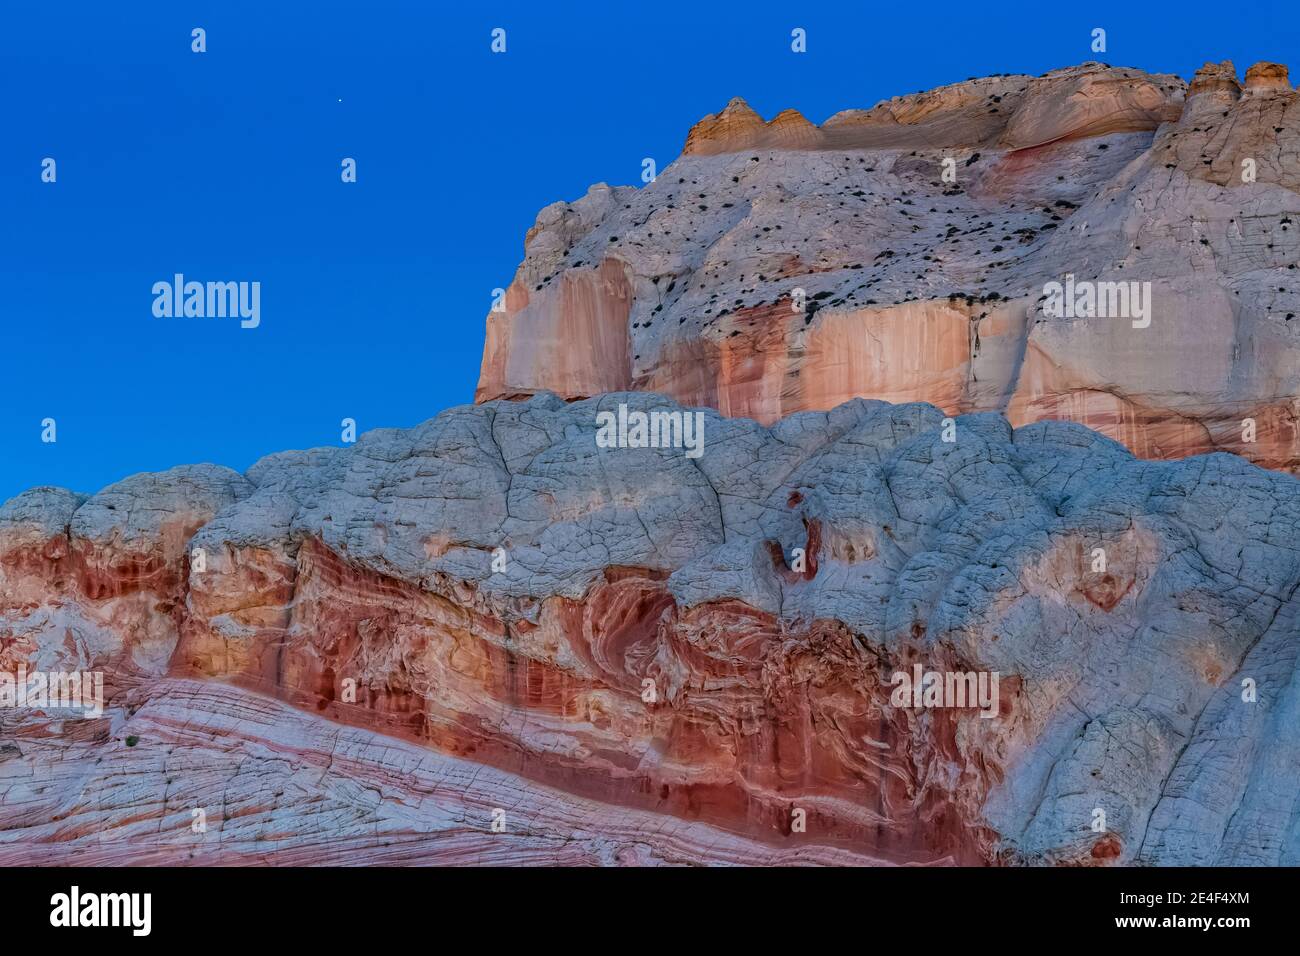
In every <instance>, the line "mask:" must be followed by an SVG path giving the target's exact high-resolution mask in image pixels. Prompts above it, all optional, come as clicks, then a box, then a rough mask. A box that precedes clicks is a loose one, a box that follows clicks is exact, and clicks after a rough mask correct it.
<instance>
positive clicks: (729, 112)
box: [0, 64, 1300, 865]
mask: <svg viewBox="0 0 1300 956" xmlns="http://www.w3.org/2000/svg"><path fill="white" fill-rule="evenodd" d="M1293 102H1294V94H1293V93H1292V92H1291V90H1290V88H1289V85H1288V84H1287V81H1286V75H1285V70H1284V69H1283V68H1281V67H1278V66H1275V65H1271V64H1261V65H1257V66H1255V67H1252V68H1251V70H1250V71H1249V72H1248V74H1247V76H1246V82H1245V86H1244V88H1243V87H1242V86H1241V85H1240V84H1239V83H1238V81H1237V78H1236V76H1235V73H1234V71H1233V70H1232V68H1231V65H1230V64H1221V65H1219V66H1207V67H1206V68H1204V69H1203V70H1201V71H1200V72H1199V73H1198V74H1197V76H1196V79H1195V80H1194V82H1193V83H1192V84H1191V85H1190V86H1185V85H1184V84H1183V83H1182V82H1181V81H1180V80H1178V79H1177V78H1174V77H1163V76H1148V75H1146V74H1141V73H1139V72H1137V71H1133V70H1116V69H1111V68H1108V67H1101V66H1097V65H1085V66H1083V67H1078V68H1074V69H1070V70H1063V71H1057V72H1054V73H1051V74H1048V75H1047V76H1045V77H1040V78H1030V77H996V78H990V79H985V80H976V81H970V82H968V83H963V84H958V85H956V86H952V87H946V88H944V89H941V90H936V91H934V92H931V93H926V94H920V95H916V96H909V97H902V98H900V99H896V100H892V101H890V102H888V103H885V104H881V105H880V106H878V107H876V108H875V109H873V110H870V111H865V112H857V111H855V112H849V113H843V114H839V115H838V116H836V117H833V118H832V119H831V120H828V121H827V122H826V123H825V124H823V125H822V126H820V127H816V126H813V125H812V124H811V123H808V122H807V121H806V120H803V119H802V118H801V117H799V116H798V115H797V114H793V113H783V114H781V115H780V116H778V117H777V118H775V119H774V120H773V121H772V122H770V123H766V122H764V121H762V120H761V118H759V117H758V116H757V115H756V114H754V113H753V111H751V110H749V109H748V108H747V107H745V106H744V104H743V103H739V102H733V103H732V104H731V105H729V106H728V107H727V109H726V110H724V111H723V112H722V113H721V114H719V115H717V116H715V117H709V118H707V119H706V120H704V121H703V122H701V123H700V124H699V125H698V126H697V127H696V128H695V129H694V130H692V131H691V134H690V136H689V137H688V140H687V146H686V152H685V155H683V157H682V158H681V159H679V160H678V161H677V162H676V163H674V164H673V165H672V166H671V167H669V168H668V169H667V170H665V171H664V172H663V173H662V174H661V175H660V176H659V179H658V180H657V181H656V182H655V183H653V184H651V185H649V186H647V187H646V188H645V189H641V190H635V189H610V188H608V187H597V188H595V189H593V190H592V191H591V192H590V193H589V194H588V195H587V196H586V197H584V198H583V199H581V200H579V201H578V202H576V203H573V204H564V203H560V204H556V205H555V206H552V207H548V209H546V210H544V211H543V213H542V215H541V216H540V217H539V219H538V223H537V225H536V226H535V227H534V228H533V229H532V230H531V231H530V233H529V236H528V240H527V251H528V255H527V258H526V260H525V262H524V264H523V265H522V266H521V268H520V272H519V275H518V277H517V278H516V280H515V281H514V283H513V284H512V285H511V287H510V289H509V290H508V292H507V295H506V297H505V311H504V312H503V313H494V314H492V315H490V316H489V321H488V330H487V344H486V349H485V355H484V363H483V378H482V381H481V383H480V388H479V395H478V398H479V399H480V401H479V402H478V403H477V404H475V405H470V406H464V407H460V408H454V409H451V410H448V411H446V412H443V413H442V414H440V415H438V416H437V417H436V418H434V419H431V420H430V421H428V422H425V423H424V424H423V425H420V426H418V427H416V428H413V429H409V430H398V429H381V430H377V431H372V432H369V433H367V434H366V435H364V436H362V438H361V439H360V440H359V441H358V442H356V443H355V444H354V445H349V446H348V447H345V448H320V449H314V450H310V451H294V452H285V453H281V454H276V455H272V456H269V457H267V458H265V459H263V460H262V461H260V462H258V463H257V464H255V465H254V466H253V467H252V468H250V469H249V470H248V472H247V473H246V474H243V475H240V474H237V473H235V472H233V471H231V470H229V469H226V468H221V467H218V466H214V465H193V466H182V467H177V468H173V469H171V470H170V471H166V472H161V473H158V474H144V475H136V476H133V477H131V478H128V479H126V480H124V481H122V482H119V483H117V484H115V485H113V486H111V487H109V488H106V489H104V490H102V491H100V492H99V493H98V494H95V495H92V496H86V495H81V494H76V493H73V492H71V491H67V490H65V489H59V488H49V487H45V488H36V489H33V490H31V491H28V492H26V493H24V494H22V495H19V496H18V497H16V498H14V499H12V500H10V501H9V502H7V503H6V504H4V505H3V507H0V864H11V863H51V862H78V863H83V864H113V863H174V864H186V863H196V864H202V863H251V864H267V863H270V864H281V863H283V864H304V863H322V862H323V863H338V864H346V863H475V862H478V863H482V862H489V863H559V864H569V863H596V864H647V865H649V864H678V863H750V864H768V863H819V864H863V863H866V864H882V865H884V864H931V863H974V864H997V863H1009V864H1087V865H1104V864H1135V863H1140V864H1194V863H1220V864H1260V865H1265V864H1267V865H1276V864H1288V865H1297V864H1300V827H1297V824H1296V822H1295V821H1296V820H1298V819H1300V812H1298V811H1300V805H1298V804H1297V795H1296V793H1295V788H1294V786H1289V785H1284V784H1285V782H1287V781H1293V780H1294V779H1296V778H1297V776H1298V775H1300V737H1297V734H1296V732H1295V728H1296V726H1297V720H1298V719H1300V674H1298V672H1297V668H1298V667H1300V481H1297V479H1296V478H1295V477H1293V476H1292V475H1291V474H1287V473H1286V472H1287V471H1289V470H1294V469H1295V468H1296V466H1297V454H1298V453H1297V448H1298V447H1300V446H1298V445H1297V438H1296V433H1295V425H1294V422H1295V406H1294V401H1295V400H1294V398H1293V396H1294V395H1295V394H1296V385H1297V382H1296V377H1297V376H1298V375H1300V362H1297V357H1298V356H1297V349H1298V348H1300V345H1297V336H1300V321H1293V320H1294V319H1295V315H1294V314H1293V310H1294V311H1295V312H1300V309H1297V308H1296V291H1295V262H1296V258H1297V245H1296V238H1295V236H1296V226H1295V224H1294V223H1293V222H1292V220H1293V219H1297V220H1300V196H1297V189H1298V188H1300V181H1298V180H1297V175H1298V170H1300V165H1297V162H1296V160H1297V156H1296V149H1297V144H1298V142H1300V141H1298V140H1297V126H1296V122H1295V116H1294V115H1293V114H1294V109H1293V107H1292V105H1291V104H1292V103H1293ZM945 159H951V160H953V162H952V163H951V164H948V165H945V164H944V162H943V160H945ZM1245 159H1249V160H1251V161H1252V162H1251V163H1250V164H1247V166H1248V167H1249V168H1250V169H1251V170H1252V171H1253V174H1254V180H1253V182H1243V181H1242V178H1241V173H1242V171H1243V170H1244V169H1246V168H1247V166H1243V164H1242V161H1243V160H1245ZM954 171H955V178H953V174H954ZM1094 280H1102V281H1105V282H1114V283H1119V282H1121V281H1123V282H1129V281H1134V282H1137V283H1138V289H1139V292H1134V293H1133V295H1132V297H1131V298H1128V299H1126V300H1125V301H1122V302H1121V300H1120V298H1119V291H1118V290H1119V289H1120V288H1121V287H1119V286H1111V287H1108V288H1109V291H1100V290H1101V287H1093V286H1091V285H1089V283H1091V282H1093V281H1094ZM1054 282H1058V283H1060V288H1059V289H1058V290H1056V291H1053V290H1052V286H1051V284H1052V283H1054ZM1146 283H1149V284H1150V286H1149V290H1150V291H1149V292H1148V291H1147V290H1146V288H1145V284H1146ZM1076 289H1091V290H1093V297H1092V299H1091V302H1092V306H1093V307H1094V308H1092V310H1091V311H1090V309H1089V307H1088V302H1089V300H1088V299H1087V298H1086V297H1081V298H1076V296H1075V295H1074V292H1075V290H1076ZM1123 289H1124V291H1126V292H1127V291H1130V290H1129V287H1128V286H1124V287H1123ZM1053 296H1055V297H1056V300H1057V301H1056V305H1061V308H1059V309H1057V308H1055V306H1054V305H1053ZM1102 296H1114V297H1115V298H1114V302H1113V303H1112V302H1110V301H1109V300H1107V299H1102V298H1099V297H1102ZM1099 301H1107V302H1108V304H1114V303H1119V304H1121V305H1123V306H1124V308H1123V309H1121V310H1120V312H1119V313H1118V314H1117V313H1115V312H1114V311H1109V312H1103V313H1102V314H1100V315H1098V314H1096V309H1095V307H1096V306H1097V304H1098V302H1099ZM1148 306H1149V309H1148ZM1126 310H1127V311H1126ZM655 392H658V393H662V394H654V393H655ZM679 403H680V404H679ZM692 406H704V408H703V409H698V408H694V407H692ZM1247 418H1248V419H1251V420H1252V421H1253V428H1254V434H1253V435H1251V436H1250V437H1251V438H1253V440H1247V439H1246V435H1247V433H1248V430H1247V429H1244V428H1243V424H1242V420H1243V419H1247ZM1055 419H1073V420H1074V421H1059V420H1055ZM1080 423H1082V424H1080ZM1085 426H1091V427H1085ZM1108 435H1109V436H1110V437H1107V436H1108ZM1112 439H1115V440H1112ZM1126 446H1127V447H1126ZM1216 449H1232V450H1235V451H1238V452H1240V454H1239V455H1238V454H1223V453H1221V451H1216ZM1206 452H1213V453H1209V454H1203V453H1206ZM1135 453H1136V454H1135ZM1188 456H1191V457H1188ZM1161 459H1167V460H1161ZM1248 459H1253V461H1254V462H1256V463H1258V464H1256V463H1252V461H1251V460H1248ZM1259 465H1264V466H1267V467H1259ZM36 672H39V673H41V674H42V675H43V676H42V679H43V680H44V679H46V678H45V677H44V675H67V674H74V673H75V674H95V675H99V676H100V677H101V678H102V682H103V683H102V704H103V707H102V710H101V709H100V708H98V707H96V708H94V710H93V712H89V713H87V708H85V707H84V706H81V707H76V706H72V705H71V704H69V703H68V701H67V700H66V699H62V700H58V701H54V702H51V701H49V700H46V701H44V702H39V701H38V702H33V701H32V700H30V699H27V698H24V699H23V700H18V699H17V698H16V696H15V688H16V682H15V681H16V677H17V675H26V674H31V673H36ZM10 675H15V676H14V677H11V676H10ZM60 680H61V679H60ZM24 690H25V688H24ZM932 692H933V695H932ZM83 703H84V702H83ZM1279 781H1281V782H1282V783H1279Z"/></svg>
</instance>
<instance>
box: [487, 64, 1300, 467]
mask: <svg viewBox="0 0 1300 956" xmlns="http://www.w3.org/2000/svg"><path fill="white" fill-rule="evenodd" d="M1298 117H1300V112H1297V107H1296V94H1295V92H1294V91H1293V90H1292V88H1291V85H1290V83H1289V81H1288V78H1287V70H1286V68H1285V67H1284V66H1281V65H1279V64H1274V63H1259V64H1256V65H1254V66H1252V67H1251V68H1250V69H1249V70H1248V71H1247V73H1246V76H1245V78H1244V83H1243V82H1241V81H1239V80H1238V77H1237V74H1236V71H1235V69H1234V68H1233V65H1232V64H1231V63H1227V62H1225V63H1221V64H1206V65H1205V66H1204V67H1203V68H1202V69H1201V70H1199V71H1198V72H1197V73H1196V76H1195V78H1194V79H1193V80H1192V82H1191V83H1190V85H1189V84H1187V83H1185V82H1184V81H1183V80H1182V79H1180V78H1178V77H1176V76H1167V75H1151V74H1147V73H1143V72H1142V71H1140V70H1135V69H1123V68H1113V67H1107V66H1103V65H1101V64H1084V65H1082V66H1079V67H1073V68H1069V69H1064V70H1057V71H1053V72H1051V73H1048V74H1046V75H1044V76H1041V77H1030V76H1000V77H991V78H986V79H977V80H970V81H967V82H964V83H958V84H956V85H953V86H948V87H943V88H941V89H938V90H933V91H931V92H928V93H920V94H915V95H911V96H903V97H898V98H896V99H893V100H890V101H888V102H885V103H881V104H879V105H878V106H876V107H874V108H873V109H870V110H848V111H845V112H842V113H839V114H836V115H835V116H833V117H831V118H830V119H828V120H827V121H826V122H825V123H823V124H822V125H821V126H815V125H813V124H812V123H810V122H809V121H808V120H807V119H805V118H804V117H802V116H800V115H799V114H798V113H796V112H795V111H793V110H787V111H785V112H783V113H781V114H779V115H778V116H776V117H775V118H773V119H772V120H771V121H770V122H765V121H764V120H763V119H762V118H761V117H760V116H759V115H758V114H757V113H755V112H754V111H753V110H752V109H750V108H749V107H748V106H747V105H746V104H745V103H744V102H743V101H741V100H733V101H732V102H731V103H730V104H728V105H727V107H726V108H725V109H724V110H722V111H721V112H720V113H718V114H716V115H714V116H709V117H706V118H705V119H704V120H702V121H701V122H700V123H698V124H697V125H696V126H695V128H694V129H692V130H691V131H690V134H689V135H688V137H687V140H686V146H685V150H684V152H683V155H682V156H681V157H680V158H678V159H677V160H676V161H675V162H673V163H672V164H671V165H669V166H668V167H667V168H664V169H663V170H662V171H661V172H660V173H659V175H658V177H657V179H656V180H655V181H654V182H653V183H650V184H648V185H646V186H645V187H644V188H633V187H613V188H611V187H609V186H606V185H604V184H601V185H597V186H593V187H592V188H591V190H590V191H589V192H588V193H587V195H586V196H584V197H582V198H581V199H579V200H577V201H576V202H572V203H566V202H560V203H555V204H554V205H551V206H548V207H547V208H545V209H543V210H542V212H541V213H540V214H539V216H538V218H537V223H536V225H534V226H533V228H532V229H531V230H529V233H528V235H527V237H526V243H525V259H524V261H523V263H522V265H521V266H520V267H519V271H518V273H517V274H516V276H515V278H514V281H513V282H512V283H511V284H510V286H509V288H508V289H507V290H506V295H505V297H504V299H503V301H502V303H501V309H502V310H501V311H493V312H491V313H489V315H488V323H487V340H486V344H485V348H484V354H483V363H482V370H481V375H480V379H479V386H478V393H477V397H478V400H480V401H487V400H491V399H497V398H518V397H521V396H526V395H529V394H533V393H535V392H537V391H539V390H550V391H554V392H556V393H557V394H559V395H561V396H563V397H565V398H569V399H573V398H585V397H589V396H592V395H597V394H600V393H603V392H608V391H611V390H616V389H638V390H648V391H654V392H660V393H663V394H666V395H669V396H671V397H673V398H675V399H677V400H678V401H681V402H683V403H685V404H690V405H707V406H709V407H712V408H716V409H718V410H719V411H721V412H722V413H723V414H725V415H729V416H744V417H750V418H754V419H756V420H758V421H760V422H763V423H767V424H772V423H774V422H777V421H779V420H780V419H782V418H784V417H785V416H787V415H789V414H791V413H794V412H799V411H808V410H828V409H831V408H834V407H835V406H837V405H839V404H841V403H843V402H845V401H847V400H849V399H851V398H855V397H863V398H874V399H883V400H887V401H892V402H911V401H925V402H930V403H932V404H934V405H936V406H938V407H939V408H941V409H943V410H945V411H947V412H949V413H950V414H961V413H966V412H975V411H999V412H1002V413H1004V414H1005V415H1006V416H1007V417H1008V418H1009V420H1010V421H1011V422H1012V423H1013V424H1015V425H1021V424H1027V423H1030V422H1034V421H1038V420H1042V419H1058V420H1069V421H1076V422H1079V423H1082V424H1085V425H1088V426H1089V427H1092V428H1095V429H1097V430H1099V431H1101V432H1102V433H1104V434H1106V435H1108V436H1109V437H1111V438H1114V439H1115V440H1116V441H1119V442H1120V443H1122V444H1124V445H1125V446H1127V447H1128V448H1130V449H1131V450H1132V451H1133V452H1134V453H1135V454H1137V455H1139V456H1140V457H1143V458H1157V459H1159V458H1182V457H1187V456H1189V455H1195V454H1200V453H1204V452H1209V451H1214V450H1224V451H1231V452H1234V453H1237V454H1240V455H1243V456H1245V457H1247V458H1249V459H1250V460H1252V461H1255V462H1257V463H1259V464H1261V465H1263V466H1265V467H1269V468H1280V469H1285V470H1290V471H1293V472H1294V471H1296V470H1298V469H1300V426H1298V425H1297V417H1298V415H1300V407H1298V406H1297V399H1296V396H1297V394H1300V275H1297V262H1300V118H1298ZM1067 277H1072V279H1073V281H1077V282H1081V283H1085V284H1087V283H1118V282H1124V283H1130V282H1135V283H1138V288H1139V289H1145V290H1146V293H1145V298H1144V302H1145V305H1146V306H1149V310H1147V311H1148V314H1147V315H1146V316H1145V317H1144V318H1142V317H1133V318H1130V317H1129V315H1127V314H1120V315H1118V316H1117V315H1115V314H1114V312H1115V311H1116V310H1113V309H1110V310H1108V309H1101V310H1099V311H1100V314H1087V313H1085V312H1079V313H1078V314H1075V313H1074V312H1073V311H1070V312H1067V313H1066V314H1064V315H1058V314H1052V313H1051V312H1050V310H1049V309H1047V308H1045V305H1046V304H1047V302H1046V301H1045V295H1046V287H1047V286H1048V284H1050V283H1064V282H1065V281H1066V278H1067ZM1118 311H1120V312H1121V313H1125V312H1127V311H1133V310H1131V309H1123V308H1121V309H1119V310H1118ZM1135 322H1136V323H1137V327H1135Z"/></svg>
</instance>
